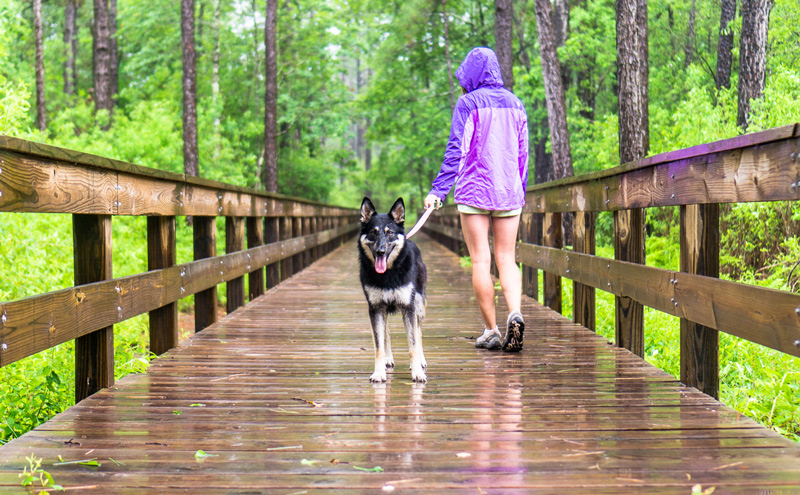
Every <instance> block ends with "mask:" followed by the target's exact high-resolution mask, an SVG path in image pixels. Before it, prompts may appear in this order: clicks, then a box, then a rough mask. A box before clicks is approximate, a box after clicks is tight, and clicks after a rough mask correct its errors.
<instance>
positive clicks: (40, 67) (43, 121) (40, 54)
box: [33, 0, 47, 131]
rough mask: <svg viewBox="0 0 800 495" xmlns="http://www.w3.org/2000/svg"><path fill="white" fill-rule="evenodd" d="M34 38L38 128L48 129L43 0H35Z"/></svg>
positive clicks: (41, 129)
mask: <svg viewBox="0 0 800 495" xmlns="http://www.w3.org/2000/svg"><path fill="white" fill-rule="evenodd" d="M33 39H34V45H35V51H36V128H37V129H39V130H40V131H44V130H46V129H47V114H46V113H45V108H44V43H43V41H42V0H33Z"/></svg>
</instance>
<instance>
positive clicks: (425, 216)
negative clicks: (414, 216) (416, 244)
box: [406, 206, 436, 239]
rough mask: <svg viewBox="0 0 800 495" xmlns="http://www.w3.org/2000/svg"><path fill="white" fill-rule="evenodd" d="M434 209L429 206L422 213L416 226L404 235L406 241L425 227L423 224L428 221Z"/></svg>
mask: <svg viewBox="0 0 800 495" xmlns="http://www.w3.org/2000/svg"><path fill="white" fill-rule="evenodd" d="M435 209H436V207H435V206H431V207H430V208H428V209H427V210H425V213H423V214H422V216H421V217H419V220H417V224H416V225H414V228H413V229H411V232H409V233H408V234H406V239H408V238H409V237H411V236H412V235H414V234H416V233H417V232H418V231H419V229H421V228H422V226H423V225H425V222H427V221H428V217H429V216H431V213H433V210H435Z"/></svg>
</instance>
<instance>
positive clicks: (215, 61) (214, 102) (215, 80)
mask: <svg viewBox="0 0 800 495" xmlns="http://www.w3.org/2000/svg"><path fill="white" fill-rule="evenodd" d="M219 18H220V0H214V19H213V20H212V23H211V31H212V35H213V37H214V51H213V53H212V55H211V107H212V108H213V109H214V141H215V143H216V146H215V147H214V155H215V156H214V158H215V159H217V158H219V138H220V115H219V114H220V111H219Z"/></svg>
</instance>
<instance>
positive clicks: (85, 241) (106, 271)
mask: <svg viewBox="0 0 800 495" xmlns="http://www.w3.org/2000/svg"><path fill="white" fill-rule="evenodd" d="M72 238H73V256H74V263H75V267H74V276H75V285H82V284H87V283H91V282H95V281H99V280H107V279H110V278H113V270H112V250H111V217H110V216H108V215H73V216H72ZM120 310H121V307H120V306H117V311H118V312H119V311H120ZM112 311H113V309H112ZM54 331H55V322H54V320H51V321H50V324H49V326H47V332H48V333H49V334H51V335H52V333H53V332H54ZM113 384H114V327H113V326H110V325H109V326H103V327H100V328H97V329H95V330H94V331H93V332H87V333H85V334H84V335H81V336H80V337H78V338H76V339H75V402H80V401H82V400H83V399H85V398H86V397H89V396H90V395H92V394H94V393H96V392H97V391H99V390H101V389H103V388H106V387H110V386H111V385H113Z"/></svg>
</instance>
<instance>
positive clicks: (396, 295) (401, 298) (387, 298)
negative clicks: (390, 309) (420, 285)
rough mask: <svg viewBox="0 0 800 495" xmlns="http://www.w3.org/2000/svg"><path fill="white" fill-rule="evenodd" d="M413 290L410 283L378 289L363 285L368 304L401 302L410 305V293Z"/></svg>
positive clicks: (411, 301)
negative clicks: (394, 287)
mask: <svg viewBox="0 0 800 495" xmlns="http://www.w3.org/2000/svg"><path fill="white" fill-rule="evenodd" d="M413 291H414V286H413V285H412V284H406V285H404V286H402V287H398V288H396V289H379V288H377V287H370V286H366V287H365V292H366V294H367V299H368V300H369V303H370V304H373V305H377V304H381V303H385V304H403V305H411V304H412V303H413V300H412V298H411V294H412V292H413Z"/></svg>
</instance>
